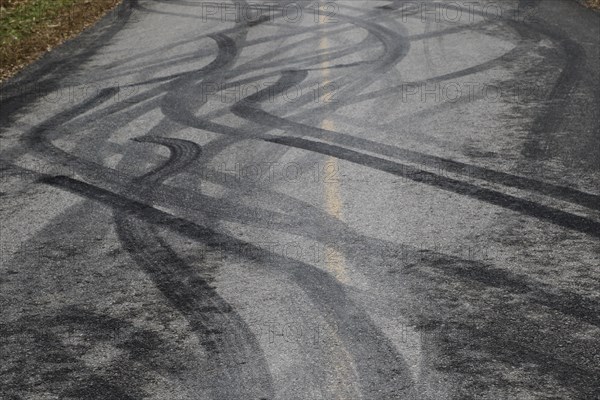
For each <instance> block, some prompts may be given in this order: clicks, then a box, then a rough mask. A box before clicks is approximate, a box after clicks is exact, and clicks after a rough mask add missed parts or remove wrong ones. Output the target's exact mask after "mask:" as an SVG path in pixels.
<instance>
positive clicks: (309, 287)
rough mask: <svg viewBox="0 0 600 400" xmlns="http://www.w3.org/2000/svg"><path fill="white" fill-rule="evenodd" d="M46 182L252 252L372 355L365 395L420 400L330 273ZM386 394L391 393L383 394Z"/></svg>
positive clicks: (350, 342)
mask: <svg viewBox="0 0 600 400" xmlns="http://www.w3.org/2000/svg"><path fill="white" fill-rule="evenodd" d="M41 182H43V183H45V184H49V185H52V186H56V187H59V188H62V189H65V190H69V191H71V192H73V193H75V194H78V195H80V196H83V197H86V198H88V199H91V200H94V201H98V202H101V203H103V204H108V205H110V206H111V207H115V208H116V209H118V210H120V212H122V213H123V215H126V216H132V217H135V218H137V219H140V220H143V221H144V222H145V223H148V224H151V225H153V226H157V227H164V228H167V229H170V230H172V231H174V232H177V233H179V234H181V235H184V236H186V237H189V238H190V239H193V240H196V241H199V242H202V243H205V244H206V245H208V246H210V247H216V248H219V249H222V250H224V251H226V252H231V253H233V254H238V250H239V249H240V248H244V249H247V250H249V252H248V253H249V254H252V259H259V260H264V261H265V262H264V263H261V266H260V268H264V269H265V270H267V271H269V272H273V273H285V274H286V275H289V276H291V277H292V278H293V280H294V281H295V282H296V283H297V284H298V285H300V287H301V288H302V289H303V290H304V291H305V292H306V294H307V295H309V296H310V297H311V298H312V299H313V300H315V302H314V304H315V306H317V307H318V308H320V309H321V310H322V311H323V315H325V316H327V318H328V322H329V323H331V324H333V325H335V326H341V327H343V329H342V330H340V331H339V332H338V333H339V335H340V337H341V338H342V339H343V342H344V344H345V346H346V347H347V348H348V349H349V351H351V352H352V353H353V354H362V355H366V354H369V355H371V357H369V358H368V359H367V358H364V357H361V358H358V359H355V362H356V364H357V370H358V371H359V372H360V373H361V374H360V380H361V382H360V384H361V386H362V387H363V393H364V394H365V395H367V394H369V395H370V397H369V398H373V399H389V395H391V394H398V393H406V396H408V397H406V398H409V399H411V398H416V397H414V396H415V394H414V393H413V392H412V387H413V383H412V378H411V376H410V372H409V371H408V368H407V367H406V365H405V362H404V360H403V358H402V357H401V356H400V355H399V354H398V353H397V350H396V349H395V347H394V346H393V345H392V344H391V343H390V342H389V340H388V339H387V338H386V337H385V336H384V335H383V334H382V333H381V332H380V330H379V329H378V328H377V327H376V326H375V325H374V324H373V323H372V322H371V320H370V317H369V316H368V315H367V314H366V313H364V311H362V310H361V309H360V308H359V307H357V306H356V305H355V304H354V302H353V301H352V300H351V299H350V298H349V297H348V296H347V294H346V293H345V291H344V289H343V287H342V286H341V285H340V284H339V282H337V281H336V280H335V278H334V277H332V276H331V275H329V274H328V273H326V272H324V271H322V270H320V269H318V268H317V267H314V266H312V265H310V264H306V263H303V262H300V261H296V260H293V259H290V258H288V257H284V256H282V255H279V254H276V253H272V252H270V251H267V250H265V249H263V248H261V247H258V246H256V245H254V244H252V243H249V242H245V241H241V240H239V239H236V238H234V237H232V236H230V235H226V234H223V233H220V232H217V231H215V230H213V229H210V228H206V227H203V226H200V225H197V224H195V223H192V222H189V221H186V220H184V219H182V218H179V217H175V216H173V215H170V214H168V213H166V212H163V211H160V210H158V209H156V208H153V207H151V206H148V205H147V204H144V203H140V202H138V201H135V200H131V199H128V198H126V197H124V196H120V195H117V194H114V193H112V192H110V191H107V190H104V189H101V188H98V187H94V186H92V185H89V184H87V183H85V182H81V181H78V180H75V179H72V178H69V177H66V176H56V177H50V178H47V179H43V180H42V181H41ZM238 255H244V253H239V254H238ZM246 256H247V255H246ZM361 337H368V338H369V340H367V341H360V340H359V341H357V339H358V338H361ZM373 363H376V364H373ZM390 382H392V384H391V385H390ZM390 386H391V387H390ZM382 388H383V389H382ZM383 390H385V391H386V393H382V391H383ZM403 398H404V397H403Z"/></svg>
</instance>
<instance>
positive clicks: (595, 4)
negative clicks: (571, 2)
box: [587, 0, 600, 10]
mask: <svg viewBox="0 0 600 400" xmlns="http://www.w3.org/2000/svg"><path fill="white" fill-rule="evenodd" d="M587 3H588V5H589V6H590V7H591V8H595V9H596V10H600V0H587Z"/></svg>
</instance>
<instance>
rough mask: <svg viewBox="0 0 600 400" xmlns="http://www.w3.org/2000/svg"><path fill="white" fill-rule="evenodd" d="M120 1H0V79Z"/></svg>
mask: <svg viewBox="0 0 600 400" xmlns="http://www.w3.org/2000/svg"><path fill="white" fill-rule="evenodd" d="M120 1H121V0H0V80H4V79H6V78H8V77H10V76H12V75H14V74H15V73H16V72H18V71H19V70H21V69H22V68H23V67H24V66H25V65H27V64H29V63H30V62H32V61H34V60H36V59H37V58H39V57H40V56H41V55H42V54H44V53H45V52H46V51H48V50H50V49H51V48H53V47H55V46H56V45H58V44H60V43H62V42H64V41H65V40H67V39H69V38H71V37H73V36H75V35H77V34H78V33H79V32H81V31H82V30H83V29H85V28H86V27H88V26H89V25H91V24H93V23H94V22H95V21H96V20H97V19H98V18H100V17H101V16H103V15H104V14H105V13H106V12H107V11H108V10H110V9H112V8H113V7H114V6H116V5H117V4H118V3H119V2H120Z"/></svg>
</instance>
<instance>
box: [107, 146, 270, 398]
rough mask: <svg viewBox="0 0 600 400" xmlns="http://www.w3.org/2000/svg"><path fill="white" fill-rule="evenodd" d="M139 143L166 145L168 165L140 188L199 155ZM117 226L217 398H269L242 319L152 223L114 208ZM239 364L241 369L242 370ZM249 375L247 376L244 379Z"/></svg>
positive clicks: (196, 150) (193, 149)
mask: <svg viewBox="0 0 600 400" xmlns="http://www.w3.org/2000/svg"><path fill="white" fill-rule="evenodd" d="M135 140H136V141H138V142H147V143H156V144H160V145H163V146H166V147H167V148H168V149H169V150H170V152H171V156H170V158H169V160H168V161H166V162H165V163H164V164H162V165H161V166H159V167H158V168H156V169H155V170H153V171H151V172H148V173H147V174H145V175H143V176H141V177H139V178H137V180H138V181H139V182H140V183H141V184H146V185H148V186H147V187H148V189H147V191H148V193H145V196H144V197H147V196H151V193H152V187H151V186H150V185H151V184H155V183H160V182H162V181H164V180H165V179H167V178H169V177H170V176H172V175H175V174H177V173H179V172H181V171H183V170H184V169H185V168H186V167H187V166H188V165H190V164H191V163H193V162H194V161H195V160H196V159H197V158H198V157H199V156H200V147H199V146H198V145H197V144H195V143H193V142H189V141H184V140H180V139H168V138H160V137H141V138H137V139H135ZM115 224H116V226H117V232H118V235H119V239H120V240H121V242H122V243H123V248H124V249H126V250H127V252H128V253H129V254H130V255H131V257H132V258H133V259H134V260H135V262H136V263H137V264H138V265H139V266H140V267H141V268H142V269H143V270H144V271H145V272H146V273H147V274H148V276H149V277H150V279H152V281H153V282H154V283H155V285H156V286H157V287H158V289H159V290H160V291H161V292H162V293H163V295H164V296H165V297H166V298H167V299H168V300H169V301H170V302H171V303H172V304H173V306H174V307H175V308H176V309H177V310H179V311H180V312H182V313H183V314H184V315H185V317H186V319H187V321H188V323H189V324H190V326H191V328H192V330H193V331H194V332H195V333H196V334H197V335H198V337H199V339H200V343H201V344H202V346H203V347H204V348H205V349H206V351H207V352H208V358H207V361H208V364H209V367H208V370H209V371H210V373H209V376H207V377H204V379H205V384H206V385H207V386H209V387H210V386H212V385H215V384H216V390H217V392H216V393H215V394H214V396H215V398H219V397H218V395H217V393H218V394H219V395H220V396H226V397H227V398H255V397H260V398H273V389H272V382H271V378H270V374H269V371H268V368H267V366H266V362H265V360H264V357H263V356H262V351H261V349H260V346H259V345H258V342H257V340H256V338H255V337H254V335H253V334H252V332H251V331H250V330H249V328H248V327H247V325H246V324H245V322H244V321H243V320H242V318H241V317H240V316H239V315H238V314H237V313H236V312H235V311H234V310H233V308H232V307H231V306H230V305H229V304H228V303H227V302H226V301H225V300H224V299H223V298H222V297H221V296H219V294H218V293H217V292H216V290H215V289H214V288H213V287H211V285H210V282H209V280H208V279H207V278H203V277H202V276H201V275H200V274H198V273H197V272H196V271H195V270H194V268H192V267H191V266H190V265H188V264H186V263H185V262H184V261H183V260H182V259H181V258H180V257H179V256H177V254H176V253H175V252H174V251H173V249H172V248H171V247H170V246H169V245H167V244H166V243H165V242H164V241H163V240H161V239H160V238H159V237H158V233H157V232H156V230H155V229H152V225H150V224H148V223H147V222H145V221H142V220H140V219H138V218H137V217H136V216H133V215H128V214H127V213H124V212H123V211H121V210H119V209H117V210H116V211H115ZM241 365H243V367H241ZM248 373H250V375H251V376H245V375H248Z"/></svg>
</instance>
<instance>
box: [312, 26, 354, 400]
mask: <svg viewBox="0 0 600 400" xmlns="http://www.w3.org/2000/svg"><path fill="white" fill-rule="evenodd" d="M319 23H320V24H324V23H325V17H324V16H320V17H319ZM329 47H330V46H329V40H328V39H327V37H326V36H325V35H324V34H323V35H321V38H320V40H319V50H321V51H322V52H323V53H324V54H326V53H327V50H328V49H329ZM320 66H321V76H322V79H323V87H327V85H329V83H330V78H329V66H330V63H329V60H323V62H321V64H320ZM321 128H322V129H326V130H330V131H334V130H335V124H334V123H333V121H332V120H331V119H327V118H325V119H324V120H323V121H322V122H321ZM326 168H327V170H328V171H330V170H332V171H338V170H339V165H338V160H337V159H336V158H334V157H329V158H328V159H327V161H326ZM330 168H331V169H330ZM324 186H325V187H324V190H325V206H326V211H327V214H329V215H331V216H332V217H334V218H336V219H339V220H342V219H343V213H342V205H343V203H342V196H341V190H340V189H341V188H340V182H339V180H338V178H337V177H336V178H335V179H326V180H325V181H324ZM325 265H326V267H327V270H329V271H330V272H331V273H332V274H333V275H334V276H335V278H336V279H337V280H338V281H340V282H341V283H345V284H347V283H349V282H350V280H349V278H348V274H347V273H346V259H345V257H344V255H343V254H342V253H341V252H340V251H338V250H337V249H336V248H335V247H334V246H330V245H326V247H325ZM336 342H338V344H337V345H336V349H337V351H335V353H336V354H337V358H336V360H335V361H334V365H335V381H336V382H335V387H334V388H333V390H334V392H335V397H336V399H338V400H354V399H360V398H361V397H362V396H361V395H360V390H359V388H358V387H357V386H356V381H357V376H358V374H357V372H356V369H355V368H354V362H353V360H352V355H351V354H350V353H348V351H347V350H346V348H345V347H344V346H343V344H342V339H341V338H340V337H339V336H337V334H336ZM338 346H339V347H338Z"/></svg>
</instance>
